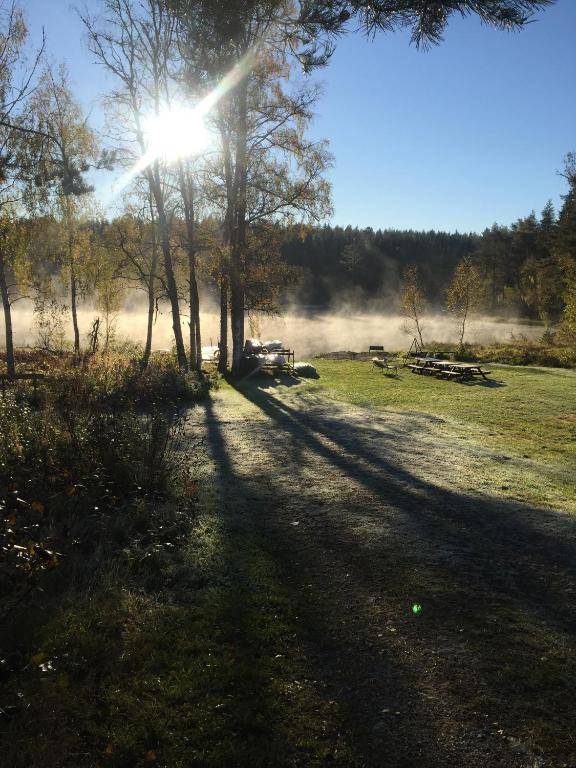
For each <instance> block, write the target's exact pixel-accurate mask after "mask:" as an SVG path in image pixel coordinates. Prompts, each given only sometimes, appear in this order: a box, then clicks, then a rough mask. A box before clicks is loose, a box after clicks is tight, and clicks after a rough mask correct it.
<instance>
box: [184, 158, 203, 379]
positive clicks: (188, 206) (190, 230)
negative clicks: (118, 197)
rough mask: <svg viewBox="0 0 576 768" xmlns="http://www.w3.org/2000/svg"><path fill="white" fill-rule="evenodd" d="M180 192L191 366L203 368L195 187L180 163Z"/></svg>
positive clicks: (198, 369)
mask: <svg viewBox="0 0 576 768" xmlns="http://www.w3.org/2000/svg"><path fill="white" fill-rule="evenodd" d="M178 177H179V183H180V194H181V196H182V202H183V203H184V219H185V221H186V251H187V253H188V286H189V297H188V298H189V304H190V367H191V368H194V369H195V370H197V371H201V370H202V343H201V338H200V300H199V298H198V282H197V279H196V231H195V221H194V189H193V187H192V180H191V179H190V176H189V175H187V174H186V173H185V171H184V167H183V165H182V163H181V162H180V163H179V164H178Z"/></svg>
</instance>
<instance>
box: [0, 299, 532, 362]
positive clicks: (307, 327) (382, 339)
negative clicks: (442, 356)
mask: <svg viewBox="0 0 576 768" xmlns="http://www.w3.org/2000/svg"><path fill="white" fill-rule="evenodd" d="M97 315H98V312H97V311H95V310H94V309H92V308H82V309H80V311H79V323H80V331H81V338H82V344H83V345H86V343H87V338H88V333H89V331H90V328H91V326H92V322H93V320H94V318H95V317H96V316H97ZM13 321H14V342H15V345H16V346H17V347H25V346H35V345H36V344H37V343H38V341H37V339H38V335H37V329H36V326H35V320H34V315H33V312H32V307H31V306H30V305H28V306H27V305H24V304H22V305H20V306H15V307H14V310H13ZM201 323H202V344H203V345H205V346H208V345H211V344H216V343H217V341H218V333H219V317H218V313H217V311H216V310H213V311H207V312H202V314H201ZM182 325H183V332H184V336H185V338H187V334H188V326H187V324H186V320H183V323H182ZM404 325H405V321H404V318H402V317H400V316H398V315H383V314H377V313H368V312H365V313H363V312H359V311H358V310H350V311H349V312H348V311H345V310H343V311H341V312H335V311H326V312H316V313H313V314H310V313H307V312H305V311H299V310H298V309H297V308H292V309H290V310H289V311H287V312H286V313H285V314H283V315H281V316H277V317H267V316H258V317H257V318H255V319H253V320H250V319H247V322H246V336H247V337H250V336H256V337H258V338H260V339H261V340H262V341H266V340H268V339H280V340H282V341H283V342H284V344H285V345H286V346H289V347H291V348H293V349H294V350H295V352H296V357H297V359H298V358H303V357H307V356H310V355H313V354H317V353H319V352H336V351H340V350H350V351H353V352H361V351H365V350H367V349H368V346H369V345H370V344H382V345H383V346H384V347H385V349H388V350H391V351H395V350H401V349H406V348H407V347H408V346H409V345H410V342H411V337H410V336H409V335H408V334H406V333H405V332H404V330H403V329H404ZM423 325H424V332H423V335H424V340H425V341H438V342H442V341H445V342H450V341H457V340H458V332H457V329H456V327H455V324H454V321H453V320H452V319H451V318H450V317H448V316H447V315H444V314H436V315H433V316H430V317H426V318H425V319H424V323H423ZM115 326H116V337H117V338H118V339H130V340H131V341H135V342H138V343H140V344H142V343H143V342H144V339H145V334H146V313H145V311H143V310H139V309H136V308H130V309H129V310H128V309H127V310H124V311H122V312H120V313H119V314H118V316H117V320H116V324H115ZM64 330H65V332H66V337H67V338H68V339H70V338H71V323H70V322H69V321H67V322H66V324H65V328H64ZM541 334H542V327H541V326H538V325H534V324H529V323H523V322H520V321H517V320H505V321H496V320H494V319H493V318H487V317H478V318H472V320H471V321H470V323H469V326H468V330H467V332H466V339H465V340H466V341H470V342H472V341H474V342H479V343H490V342H494V341H507V340H509V339H510V338H511V336H512V335H514V336H516V337H520V336H524V337H526V338H528V339H537V338H539V337H540V335H541ZM172 345H173V336H172V324H171V317H170V313H169V312H168V311H167V310H164V311H162V312H161V313H159V314H158V317H157V320H156V324H155V326H154V343H153V347H154V349H171V348H172ZM4 346H5V338H4V327H3V323H2V322H0V347H2V348H4Z"/></svg>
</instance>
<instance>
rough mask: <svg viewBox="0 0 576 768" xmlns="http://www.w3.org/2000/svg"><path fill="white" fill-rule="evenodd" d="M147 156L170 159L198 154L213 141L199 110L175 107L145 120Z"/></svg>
mask: <svg viewBox="0 0 576 768" xmlns="http://www.w3.org/2000/svg"><path fill="white" fill-rule="evenodd" d="M143 131H144V137H145V140H146V143H147V145H148V149H147V152H146V156H147V157H152V158H154V159H155V158H161V159H163V160H167V161H168V162H173V161H174V160H179V159H183V158H185V157H190V156H192V155H198V154H200V153H202V152H204V150H206V149H207V147H208V145H209V144H210V133H209V132H208V129H207V128H206V125H205V123H204V119H203V115H202V114H201V112H200V110H199V109H197V108H196V109H190V108H187V107H182V106H178V107H173V108H171V109H167V110H166V111H164V112H161V113H160V114H158V115H151V116H150V117H148V118H147V119H146V120H144V124H143Z"/></svg>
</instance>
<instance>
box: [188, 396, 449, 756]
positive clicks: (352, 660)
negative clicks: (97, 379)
mask: <svg viewBox="0 0 576 768" xmlns="http://www.w3.org/2000/svg"><path fill="white" fill-rule="evenodd" d="M200 407H204V409H205V414H206V430H207V438H208V444H209V445H210V448H211V452H212V457H213V460H214V461H215V463H216V479H217V482H218V483H220V484H221V486H222V503H223V505H222V513H221V514H222V519H223V520H224V522H225V530H226V537H227V540H226V542H225V548H226V558H227V559H228V560H229V564H230V569H231V570H232V571H233V572H234V571H236V570H237V565H236V563H237V561H238V559H239V558H241V557H242V555H241V552H240V551H239V550H238V549H237V544H238V541H239V539H238V535H237V534H238V531H239V530H241V529H243V528H245V527H246V526H247V527H248V528H250V526H251V525H255V526H256V529H257V531H258V532H259V534H260V535H261V536H262V534H264V535H263V536H262V541H261V546H262V547H265V548H266V549H267V550H268V551H269V552H270V553H271V554H272V555H273V557H274V558H275V559H276V560H277V561H278V564H279V567H280V568H281V569H282V572H283V574H284V581H285V583H286V584H287V585H290V590H291V599H292V602H293V603H294V606H295V612H296V613H297V615H298V616H300V622H299V626H298V631H299V633H300V635H301V640H302V642H303V643H304V647H305V648H306V649H307V651H308V653H307V654H306V662H307V664H308V665H309V667H310V669H309V671H308V675H309V677H310V678H311V679H314V680H316V681H318V685H319V687H320V688H321V689H325V691H326V695H327V696H330V698H334V699H335V700H336V702H337V704H338V706H339V707H340V708H341V710H342V717H343V720H344V733H345V734H346V735H347V738H348V740H349V745H350V747H351V748H352V750H353V752H355V753H356V754H357V755H358V758H359V762H358V765H361V766H374V767H376V766H378V767H380V766H381V765H383V764H384V762H385V764H386V765H388V766H390V768H401V767H402V768H408V767H409V766H416V765H418V766H419V768H420V767H421V768H432V767H434V768H435V767H436V766H454V767H455V766H460V765H462V764H463V763H462V761H463V759H464V756H463V754H461V753H459V752H458V751H457V750H455V749H454V748H453V747H452V746H449V745H445V746H441V744H440V741H439V735H438V732H437V725H436V723H435V722H434V718H433V715H432V713H431V712H430V711H429V710H428V709H427V708H426V707H425V706H424V705H423V704H422V702H421V700H419V698H418V695H417V694H416V691H415V690H414V689H413V681H412V680H411V679H410V678H409V677H407V676H406V675H404V673H403V671H402V670H400V669H398V666H397V664H396V662H395V660H394V659H393V658H392V657H390V656H388V655H387V654H386V653H385V651H384V650H383V649H382V648H381V647H380V648H379V649H378V651H376V650H375V648H374V647H373V644H372V643H371V642H370V641H369V639H368V638H367V637H365V636H364V635H363V634H361V635H360V637H359V638H358V641H357V643H356V647H355V648H354V649H352V648H351V646H350V636H349V634H348V633H347V632H342V631H341V627H340V626H339V624H338V623H337V622H336V623H333V621H332V619H333V614H332V615H330V614H329V615H327V614H326V613H325V612H324V611H322V612H319V611H318V605H317V604H316V603H315V598H313V597H312V596H310V595H308V594H306V592H304V591H302V590H301V589H299V588H297V586H296V584H295V583H294V581H293V577H294V569H293V564H292V563H291V562H290V557H289V553H290V552H291V551H292V552H294V551H295V549H296V546H295V545H296V537H297V533H296V531H295V530H294V529H292V530H288V531H285V530H282V531H280V530H278V529H276V528H275V526H274V524H273V523H272V525H270V526H269V525H267V524H266V520H267V519H268V520H270V522H272V519H273V518H275V517H276V515H275V509H274V500H276V501H278V500H280V499H281V498H282V493H283V489H282V487H281V485H278V484H275V483H273V482H272V483H270V482H269V483H267V485H268V487H267V489H266V490H264V489H263V486H261V485H259V484H258V483H255V482H253V481H251V480H250V479H247V478H246V477H243V476H242V475H240V474H239V473H237V472H236V471H235V469H234V461H233V459H232V457H231V455H230V446H229V441H228V440H227V439H226V436H225V434H224V433H223V431H222V429H221V425H220V422H219V419H218V416H217V415H216V414H215V413H214V409H213V405H212V403H211V402H210V403H207V404H205V405H204V406H200ZM287 555H288V561H287V560H286V557H287ZM298 556H299V557H300V558H301V560H306V559H307V557H308V555H306V553H304V552H300V553H299V555H298ZM309 556H310V559H311V561H312V560H313V559H314V553H313V552H311V553H309ZM326 594H328V592H327V593H326ZM335 607H336V606H335ZM336 608H337V607H336ZM237 610H239V611H241V610H242V609H241V607H238V609H237ZM360 615H361V616H362V612H361V611H360ZM362 621H363V623H364V625H365V626H368V625H369V622H370V619H369V617H368V616H367V615H366V616H363V617H362ZM236 642H240V643H244V644H245V645H246V648H245V651H246V652H247V653H249V652H252V654H253V656H254V659H255V663H258V661H257V660H258V659H259V658H261V653H262V650H261V648H259V647H258V646H259V639H258V638H257V637H255V636H254V635H252V636H251V637H250V636H244V638H243V639H239V638H237V640H236ZM353 650H354V651H355V653H352V651H353ZM367 678H368V679H367ZM376 680H378V684H375V681H376ZM254 695H256V696H261V697H262V701H263V702H265V700H266V698H267V695H268V694H267V691H264V690H262V691H260V692H259V693H258V692H254ZM252 698H253V697H252ZM391 699H392V702H391V701H390V700H391ZM383 702H384V703H385V704H392V706H394V707H395V708H397V709H401V710H402V714H403V716H404V717H408V720H409V724H408V726H407V725H406V722H405V721H404V722H403V725H402V727H401V726H400V724H399V723H400V720H399V719H398V718H396V717H395V715H394V714H393V715H392V716H391V718H390V717H389V718H386V717H383V715H382V712H381V710H382V706H383ZM239 705H240V706H241V705H242V702H239ZM265 716H266V717H268V719H269V728H270V732H274V731H275V730H276V729H277V728H279V729H280V731H281V724H278V723H277V722H276V721H275V720H274V717H273V713H268V715H266V714H265ZM415 732H417V736H415V735H414V733H415ZM268 736H269V734H268ZM287 749H288V748H287ZM295 764H300V763H298V762H296V763H295ZM302 764H303V765H305V764H306V763H305V762H304V763H302ZM329 764H330V765H331V764H332V762H331V759H329V758H327V762H326V765H329ZM352 764H353V763H350V765H352ZM270 765H271V764H270ZM344 765H347V764H346V763H344Z"/></svg>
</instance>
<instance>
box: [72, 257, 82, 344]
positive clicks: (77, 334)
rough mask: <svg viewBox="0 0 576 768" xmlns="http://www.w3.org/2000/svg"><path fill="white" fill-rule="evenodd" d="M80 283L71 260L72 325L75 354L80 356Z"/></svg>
mask: <svg viewBox="0 0 576 768" xmlns="http://www.w3.org/2000/svg"><path fill="white" fill-rule="evenodd" d="M77 303H78V285H77V282H76V272H75V271H74V263H73V262H72V261H71V262H70V310H71V312H72V327H73V329H74V356H75V357H77V358H78V357H79V356H80V329H79V327H78V307H77Z"/></svg>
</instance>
